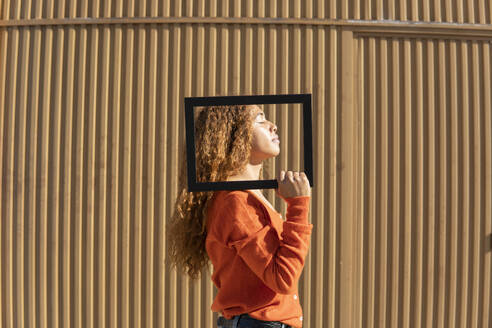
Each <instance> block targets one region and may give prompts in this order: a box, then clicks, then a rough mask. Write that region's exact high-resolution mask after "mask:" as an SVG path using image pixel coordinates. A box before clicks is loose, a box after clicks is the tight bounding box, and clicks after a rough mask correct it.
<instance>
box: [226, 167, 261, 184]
mask: <svg viewBox="0 0 492 328" xmlns="http://www.w3.org/2000/svg"><path fill="white" fill-rule="evenodd" d="M262 166H263V164H262V163H260V164H256V165H254V164H249V163H248V164H246V168H245V169H244V170H243V171H242V172H241V173H239V174H236V175H232V176H230V177H229V178H227V181H247V180H258V179H259V178H260V171H261V168H262Z"/></svg>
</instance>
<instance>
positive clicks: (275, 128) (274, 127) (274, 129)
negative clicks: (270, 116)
mask: <svg viewBox="0 0 492 328" xmlns="http://www.w3.org/2000/svg"><path fill="white" fill-rule="evenodd" d="M272 130H273V132H277V126H276V125H275V123H272Z"/></svg>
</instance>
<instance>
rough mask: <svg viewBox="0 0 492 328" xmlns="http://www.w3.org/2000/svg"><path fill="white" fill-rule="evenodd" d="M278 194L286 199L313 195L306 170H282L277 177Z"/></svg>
mask: <svg viewBox="0 0 492 328" xmlns="http://www.w3.org/2000/svg"><path fill="white" fill-rule="evenodd" d="M277 182H278V189H277V190H276V192H277V195H279V197H281V198H283V199H284V200H285V199H286V198H289V197H296V196H311V186H310V185H309V180H308V178H307V176H306V174H305V173H304V172H301V173H299V172H293V171H287V172H285V171H283V170H282V171H280V176H279V177H278V178H277Z"/></svg>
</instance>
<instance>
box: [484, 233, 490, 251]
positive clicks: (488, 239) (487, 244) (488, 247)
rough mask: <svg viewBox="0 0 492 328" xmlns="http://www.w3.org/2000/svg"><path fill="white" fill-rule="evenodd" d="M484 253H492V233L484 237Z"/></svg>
mask: <svg viewBox="0 0 492 328" xmlns="http://www.w3.org/2000/svg"><path fill="white" fill-rule="evenodd" d="M485 251H486V252H490V251H492V233H491V234H490V235H488V236H487V237H485Z"/></svg>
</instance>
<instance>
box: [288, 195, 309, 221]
mask: <svg viewBox="0 0 492 328" xmlns="http://www.w3.org/2000/svg"><path fill="white" fill-rule="evenodd" d="M310 200H311V197H310V196H296V197H289V198H286V199H285V201H286V202H287V213H286V215H285V216H286V219H287V221H290V222H296V223H308V212H309V201H310Z"/></svg>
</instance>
